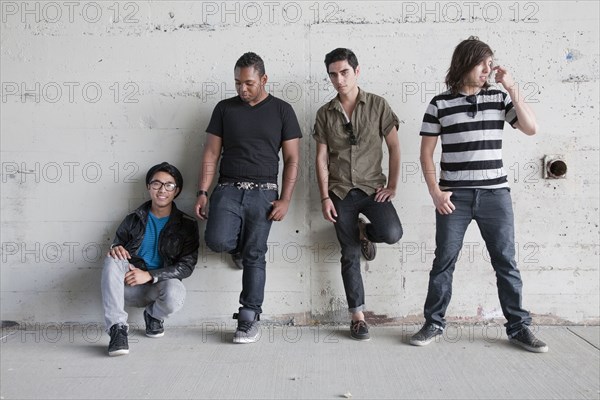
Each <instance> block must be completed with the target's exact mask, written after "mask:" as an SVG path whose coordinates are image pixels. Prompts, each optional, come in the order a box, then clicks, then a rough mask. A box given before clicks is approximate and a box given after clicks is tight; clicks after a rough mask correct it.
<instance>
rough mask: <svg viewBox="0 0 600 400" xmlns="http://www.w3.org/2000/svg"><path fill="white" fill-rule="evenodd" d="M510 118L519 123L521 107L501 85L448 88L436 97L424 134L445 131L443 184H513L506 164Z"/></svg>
mask: <svg viewBox="0 0 600 400" xmlns="http://www.w3.org/2000/svg"><path fill="white" fill-rule="evenodd" d="M475 99H476V100H477V101H476V102H475ZM505 121H506V122H508V123H509V124H510V125H511V126H513V127H514V125H515V123H516V122H517V113H516V111H515V109H514V107H513V104H512V100H511V99H510V96H509V95H508V94H507V93H505V92H502V91H500V90H497V89H488V90H481V91H480V92H479V93H477V94H476V95H472V96H467V95H464V94H461V93H457V94H451V93H450V91H446V92H444V93H441V94H439V95H437V96H435V97H434V98H433V99H432V100H431V102H430V103H429V105H428V106H427V111H426V112H425V116H424V117H423V125H422V126H421V136H441V140H442V159H441V163H440V169H441V176H440V183H439V184H440V187H441V188H442V189H445V188H472V189H476V188H483V189H496V188H501V187H508V181H507V177H506V171H505V170H504V168H503V164H502V132H503V129H504V122H505Z"/></svg>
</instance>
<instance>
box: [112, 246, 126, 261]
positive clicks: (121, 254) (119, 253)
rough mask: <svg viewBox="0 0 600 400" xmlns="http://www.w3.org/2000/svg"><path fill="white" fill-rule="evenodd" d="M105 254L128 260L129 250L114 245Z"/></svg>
mask: <svg viewBox="0 0 600 400" xmlns="http://www.w3.org/2000/svg"><path fill="white" fill-rule="evenodd" d="M107 256H109V257H112V258H114V259H116V260H128V259H130V258H131V255H130V254H129V252H128V251H127V250H126V249H125V247H123V246H115V247H113V248H112V249H110V250H109V251H108V254H107Z"/></svg>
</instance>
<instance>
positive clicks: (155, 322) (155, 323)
mask: <svg viewBox="0 0 600 400" xmlns="http://www.w3.org/2000/svg"><path fill="white" fill-rule="evenodd" d="M144 321H146V336H148V337H151V338H159V337H163V336H165V328H164V326H163V321H161V320H160V319H156V318H154V317H153V316H152V315H150V314H148V313H147V312H146V310H144Z"/></svg>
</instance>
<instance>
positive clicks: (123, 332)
mask: <svg viewBox="0 0 600 400" xmlns="http://www.w3.org/2000/svg"><path fill="white" fill-rule="evenodd" d="M127 331H128V328H127V326H126V325H120V324H114V325H113V326H111V327H110V330H109V334H110V343H109V344H108V355H109V356H111V357H114V356H122V355H125V354H129V343H128V341H127Z"/></svg>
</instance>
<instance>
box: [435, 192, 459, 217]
mask: <svg viewBox="0 0 600 400" xmlns="http://www.w3.org/2000/svg"><path fill="white" fill-rule="evenodd" d="M450 196H452V192H442V191H441V190H438V191H437V192H436V193H434V194H432V195H431V198H432V199H433V204H434V205H435V209H436V210H437V211H438V212H439V213H440V214H442V215H448V214H452V211H454V210H455V209H456V207H454V204H452V202H451V201H450Z"/></svg>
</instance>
